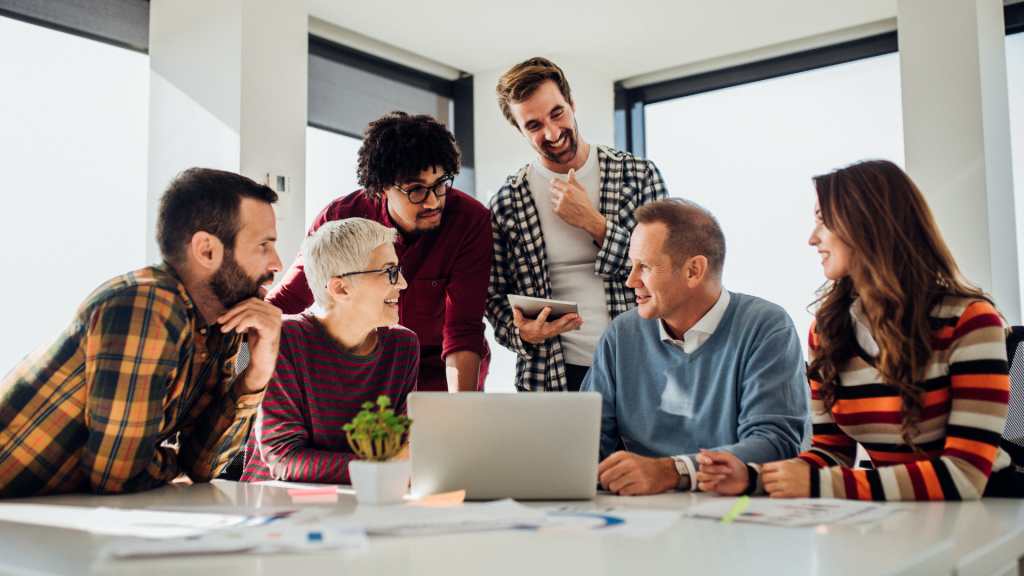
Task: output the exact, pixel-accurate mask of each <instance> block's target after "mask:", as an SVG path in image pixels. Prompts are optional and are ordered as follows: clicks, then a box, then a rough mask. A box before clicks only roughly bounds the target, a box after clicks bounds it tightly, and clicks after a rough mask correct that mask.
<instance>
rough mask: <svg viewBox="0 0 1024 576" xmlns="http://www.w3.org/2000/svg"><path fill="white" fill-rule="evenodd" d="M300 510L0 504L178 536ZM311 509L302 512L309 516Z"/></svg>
mask: <svg viewBox="0 0 1024 576" xmlns="http://www.w3.org/2000/svg"><path fill="white" fill-rule="evenodd" d="M298 512H299V510H298V509H295V510H288V511H273V510H262V511H260V512H259V513H258V514H244V513H243V514H237V513H228V514H225V513H216V512H213V513H211V512H198V511H186V510H185V509H178V510H176V511H166V510H148V509H127V510H126V509H120V508H106V507H99V508H89V507H84V506H52V505H46V504H0V520H3V521H6V522H20V523H24V524H40V525H43V526H54V527H57V528H70V529H74V530H86V531H88V532H92V533H94V534H107V535H114V536H139V537H142V538H179V537H183V536H192V535H196V534H202V533H204V532H208V531H210V530H217V529H223V528H242V527H247V526H262V525H265V524H269V523H272V522H278V521H281V520H285V519H289V518H291V517H292V516H293V515H294V514H296V513H298ZM310 512H311V511H309V510H308V509H307V510H306V511H305V514H304V516H305V517H307V518H308V517H310V516H309V514H310Z"/></svg>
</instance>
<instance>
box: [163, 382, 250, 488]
mask: <svg viewBox="0 0 1024 576" xmlns="http://www.w3.org/2000/svg"><path fill="white" fill-rule="evenodd" d="M218 389H223V386H219V387H218ZM265 392H266V389H263V390H261V391H259V392H256V393H249V392H248V391H247V390H246V389H245V385H244V384H243V381H242V378H232V379H230V382H229V384H228V385H227V390H226V391H225V392H224V393H223V394H221V396H220V398H217V399H216V400H215V401H214V402H212V403H211V404H210V405H209V406H207V408H206V410H204V411H203V413H202V414H201V415H200V416H199V419H198V420H197V421H196V422H195V423H194V424H193V425H191V426H189V427H187V428H185V429H184V430H182V431H181V433H179V435H178V438H179V446H178V462H179V464H180V465H181V467H182V469H183V470H184V471H185V473H187V474H188V476H189V478H190V479H191V480H192V481H193V482H209V481H210V480H213V479H214V478H216V477H217V476H218V475H219V474H220V473H221V471H222V470H223V469H224V468H225V467H226V466H227V465H228V464H230V463H231V460H232V459H233V458H234V457H235V455H236V454H237V453H238V451H239V450H241V449H242V446H243V444H244V443H245V440H246V439H247V438H248V437H249V430H250V428H251V427H252V423H253V421H254V420H255V419H256V410H257V408H259V405H260V402H262V401H263V395H264V393H265Z"/></svg>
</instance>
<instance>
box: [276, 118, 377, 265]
mask: <svg viewBox="0 0 1024 576" xmlns="http://www.w3.org/2000/svg"><path fill="white" fill-rule="evenodd" d="M362 145H363V141H362V140H360V139H359V138H352V137H351V136H344V135H342V134H337V133H335V132H329V131H327V130H321V129H319V128H313V127H312V126H307V127H306V230H309V227H310V226H311V225H312V224H313V219H314V218H316V217H317V215H319V214H320V212H322V211H323V209H324V208H325V207H327V205H328V204H330V203H331V202H332V201H333V200H335V199H337V198H340V197H342V196H346V195H348V194H350V193H352V192H355V191H356V190H359V188H360V186H359V178H358V177H357V176H356V166H357V165H358V163H359V158H358V154H359V147H360V146H362ZM286 265H287V264H286Z"/></svg>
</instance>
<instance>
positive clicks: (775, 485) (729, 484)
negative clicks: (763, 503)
mask: <svg viewBox="0 0 1024 576" xmlns="http://www.w3.org/2000/svg"><path fill="white" fill-rule="evenodd" d="M696 460H697V463H698V464H700V470H699V471H698V472H697V487H698V488H700V489H701V490H703V491H704V492H712V493H715V494H722V495H726V496H735V495H738V494H743V493H744V492H746V491H747V489H748V487H749V486H750V478H749V474H748V473H747V465H746V464H744V463H743V462H740V459H739V458H737V457H736V456H733V455H732V453H731V452H709V451H707V450H704V449H703V448H702V449H701V451H700V454H698V455H697V456H696ZM761 480H762V481H763V482H764V488H765V490H767V491H768V494H769V495H771V497H772V498H807V497H809V496H810V495H811V467H810V466H808V465H807V464H804V463H803V462H801V461H799V460H797V461H793V460H780V461H778V462H768V463H766V464H762V465H761Z"/></svg>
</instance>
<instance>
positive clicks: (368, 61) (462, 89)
mask: <svg viewBox="0 0 1024 576" xmlns="http://www.w3.org/2000/svg"><path fill="white" fill-rule="evenodd" d="M309 54H310V55H313V56H318V57H320V58H325V59H327V60H332V61H334V62H338V63H339V64H344V65H346V66H350V67H352V68H357V69H359V70H362V71H364V72H369V73H370V74H374V75H376V76H380V77H382V78H387V79H389V80H393V81H395V82H399V83H401V84H405V85H407V86H410V87H413V88H419V89H421V90H426V91H429V92H433V93H435V94H437V95H439V96H444V97H446V98H450V99H451V101H452V114H451V118H450V122H451V124H452V127H453V130H452V134H453V135H454V136H455V142H456V143H457V144H458V145H459V150H460V151H461V152H462V171H461V172H460V174H459V178H458V186H457V187H458V189H459V190H461V191H463V192H465V193H466V194H469V195H470V196H475V192H476V185H475V181H474V180H475V179H474V178H473V173H474V172H473V168H474V164H475V154H474V136H473V76H472V75H469V74H463V76H462V78H459V79H458V80H448V79H446V78H441V77H440V76H435V75H433V74H430V73H427V72H423V71H421V70H416V69H414V68H410V67H408V66H404V65H402V64H397V63H395V62H392V61H390V60H386V59H384V58H380V57H378V56H374V55H372V54H367V53H366V52H362V51H360V50H356V49H355V48H351V47H349V46H345V45H342V44H338V43H336V42H333V41H331V40H328V39H326V38H322V37H320V36H316V35H314V34H310V35H309ZM308 125H309V126H312V127H313V128H318V129H320V130H325V131H327V132H334V133H336V134H341V135H343V136H348V137H351V138H359V139H362V135H361V134H350V133H348V132H345V131H340V130H336V129H334V128H332V127H330V126H323V125H320V124H318V123H315V122H309V123H308Z"/></svg>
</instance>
